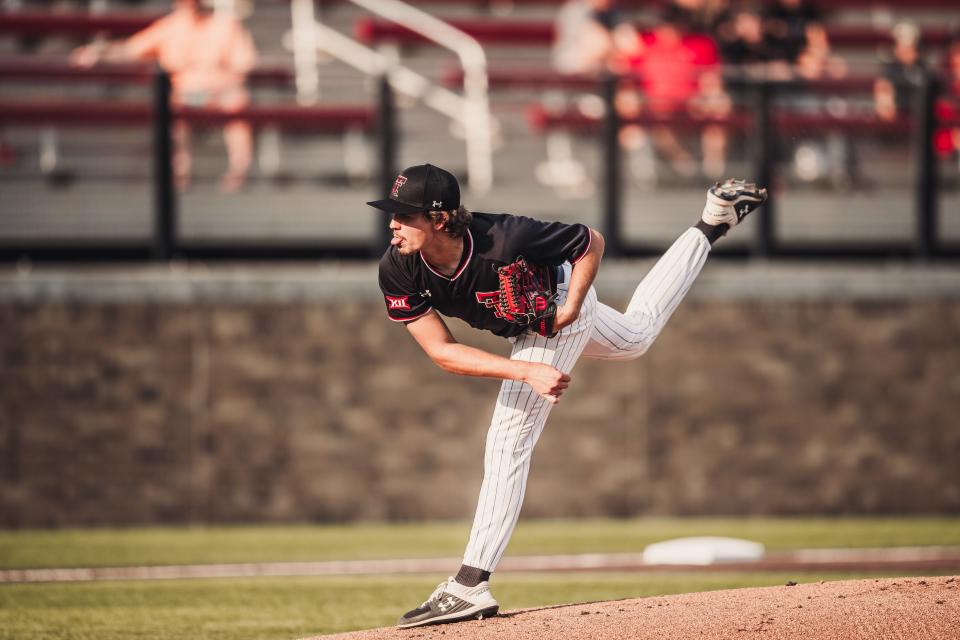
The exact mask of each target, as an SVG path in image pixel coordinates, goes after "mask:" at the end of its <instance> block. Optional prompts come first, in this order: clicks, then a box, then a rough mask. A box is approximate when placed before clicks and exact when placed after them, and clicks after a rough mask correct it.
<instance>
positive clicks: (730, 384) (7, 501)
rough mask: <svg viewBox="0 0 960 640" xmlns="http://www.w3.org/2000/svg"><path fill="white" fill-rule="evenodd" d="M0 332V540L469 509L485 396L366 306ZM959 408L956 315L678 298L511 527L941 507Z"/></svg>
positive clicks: (282, 308)
mask: <svg viewBox="0 0 960 640" xmlns="http://www.w3.org/2000/svg"><path fill="white" fill-rule="evenodd" d="M452 327H453V328H454V331H455V333H456V334H457V335H458V336H459V337H460V338H462V339H463V340H464V341H466V342H469V343H471V344H474V345H477V346H481V347H484V348H488V349H492V350H495V351H498V352H500V353H506V348H507V346H508V345H507V344H506V343H505V342H502V341H499V340H497V339H495V338H493V337H492V336H485V335H481V334H478V333H475V332H472V331H469V330H466V329H465V328H464V326H463V325H461V324H459V323H457V322H454V323H452ZM0 329H2V331H0V420H2V424H0V525H2V526H7V527H11V526H12V527H27V526H66V525H102V524H125V523H164V522H249V521H274V522H278V521H350V520H358V519H364V520H379V519H384V520H400V519H412V518H469V517H471V516H472V511H473V507H474V501H475V499H476V494H477V491H478V488H479V485H480V480H481V472H482V448H483V439H484V434H485V430H486V425H487V421H488V420H489V416H490V413H491V410H492V402H493V399H494V396H495V395H496V390H497V383H496V382H494V381H490V380H484V379H471V378H463V377H454V376H451V375H448V374H446V373H444V372H442V371H440V370H439V369H438V368H436V367H435V366H434V365H433V364H432V363H430V362H429V361H428V360H427V358H426V357H425V356H424V355H423V353H422V352H421V351H420V349H419V348H418V347H417V346H416V345H415V344H414V343H413V341H412V340H411V339H410V338H409V337H408V336H407V335H406V332H405V330H404V328H403V327H402V326H399V325H396V324H393V323H390V322H386V321H384V319H383V312H382V309H381V306H380V304H379V302H374V301H370V300H365V299H362V300H355V301H349V302H346V303H332V302H326V303H324V302H318V301H308V302H305V303H297V304H295V303H273V304H255V303H230V302H213V303H208V304H197V303H190V304H172V303H161V302H150V301H148V300H147V301H140V302H135V301H134V302H125V303H121V302H118V303H109V302H91V301H86V302H84V301H69V300H63V301H59V302H56V301H55V302H23V301H19V302H17V301H7V302H5V303H3V304H0ZM958 413H960V301H958V300H956V299H941V300H929V299H924V300H910V299H904V300H899V301H897V300H893V301H891V300H888V301H883V302H870V301H857V300H841V299H834V300H795V301H784V300H766V301H764V300H750V299H744V300H709V299H703V298H700V299H693V300H689V301H687V302H685V303H684V304H683V305H681V307H680V309H679V310H678V312H677V313H676V315H675V316H674V318H673V319H672V320H671V322H670V324H669V325H668V327H667V329H666V330H665V331H664V333H663V334H662V335H661V337H660V339H659V340H658V341H657V343H656V344H655V345H654V347H653V348H652V349H651V350H650V352H649V353H648V354H647V355H646V356H644V357H643V358H641V359H640V360H637V361H634V362H621V363H609V362H596V361H589V360H582V361H581V362H580V364H579V365H578V366H577V368H576V369H575V371H574V372H573V384H572V386H571V388H570V391H569V392H568V394H567V395H565V396H564V398H563V400H562V402H561V403H560V404H559V406H558V407H557V408H556V409H555V410H554V412H553V415H552V416H551V419H550V422H549V423H548V425H547V429H546V431H545V433H544V435H543V437H542V438H541V440H540V443H539V445H538V448H537V451H536V453H535V455H534V463H533V468H532V473H531V482H530V485H529V488H528V493H527V500H526V505H525V510H524V515H525V516H526V517H546V516H600V515H614V516H628V515H640V514H805V513H894V512H896V513H908V512H909V513H918V512H940V513H948V512H949V513H957V512H958V511H960V463H958V460H960V418H958Z"/></svg>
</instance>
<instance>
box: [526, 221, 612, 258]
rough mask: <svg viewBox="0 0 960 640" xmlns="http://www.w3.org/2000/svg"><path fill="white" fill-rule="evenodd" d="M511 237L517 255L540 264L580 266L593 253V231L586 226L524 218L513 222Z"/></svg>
mask: <svg viewBox="0 0 960 640" xmlns="http://www.w3.org/2000/svg"><path fill="white" fill-rule="evenodd" d="M510 223H511V224H510V227H512V228H511V229H509V230H508V237H509V238H510V241H511V244H512V245H513V248H514V252H515V253H516V255H517V256H523V257H524V258H526V259H527V260H529V261H530V262H534V263H537V264H547V265H558V264H563V263H564V262H567V261H569V262H570V263H571V264H576V263H577V262H578V261H579V260H580V258H582V257H583V256H584V255H586V253H587V251H589V250H590V240H591V238H592V235H593V234H591V233H590V228H589V227H587V226H586V225H582V224H564V223H562V222H542V221H540V220H534V219H533V218H527V217H524V216H514V217H513V219H512V220H511V221H510Z"/></svg>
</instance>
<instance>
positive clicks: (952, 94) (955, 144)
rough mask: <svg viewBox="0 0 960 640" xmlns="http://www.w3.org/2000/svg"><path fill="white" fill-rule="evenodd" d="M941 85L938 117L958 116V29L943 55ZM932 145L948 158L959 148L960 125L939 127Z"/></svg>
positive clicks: (959, 104) (959, 33) (959, 70)
mask: <svg viewBox="0 0 960 640" xmlns="http://www.w3.org/2000/svg"><path fill="white" fill-rule="evenodd" d="M941 77H942V81H943V86H942V90H941V98H940V100H939V101H938V102H937V107H936V111H937V117H938V118H941V119H943V118H957V117H960V29H958V30H956V31H954V32H953V34H952V35H951V37H950V40H949V42H948V43H947V47H946V50H945V53H944V57H943V69H942V75H941ZM934 147H935V148H936V150H937V153H938V154H939V155H940V156H941V157H945V158H949V157H950V156H951V155H955V154H957V152H958V150H960V127H958V126H953V127H941V128H940V129H938V130H937V132H936V134H935V138H934Z"/></svg>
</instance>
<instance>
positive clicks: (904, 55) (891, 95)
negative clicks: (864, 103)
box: [873, 22, 927, 120]
mask: <svg viewBox="0 0 960 640" xmlns="http://www.w3.org/2000/svg"><path fill="white" fill-rule="evenodd" d="M919 41H920V29H919V28H918V27H917V25H915V24H914V23H912V22H900V23H898V24H897V25H895V26H894V28H893V51H892V57H891V58H889V59H888V60H886V61H885V62H884V63H883V70H882V75H881V76H880V77H878V78H877V80H876V82H874V85H873V104H874V109H875V111H876V114H877V117H879V118H880V119H882V120H893V119H894V118H896V117H897V116H898V115H903V114H906V113H909V112H910V110H911V100H912V96H913V93H914V87H915V86H916V83H918V82H920V81H921V80H922V79H923V78H924V77H925V76H926V73H927V69H926V66H925V65H924V62H923V59H922V58H921V57H920V48H919Z"/></svg>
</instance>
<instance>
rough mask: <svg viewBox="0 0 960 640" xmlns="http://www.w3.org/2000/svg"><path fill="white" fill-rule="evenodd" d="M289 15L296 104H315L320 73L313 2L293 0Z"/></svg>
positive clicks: (318, 90) (318, 92) (310, 0)
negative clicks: (291, 30) (291, 28)
mask: <svg viewBox="0 0 960 640" xmlns="http://www.w3.org/2000/svg"><path fill="white" fill-rule="evenodd" d="M290 14H291V20H292V27H293V67H294V73H295V74H296V84H297V102H298V103H300V104H302V105H310V104H316V103H317V102H318V101H319V100H320V72H319V69H318V68H317V29H316V27H315V25H316V24H317V18H316V12H315V11H314V7H313V0H293V1H292V2H291V3H290Z"/></svg>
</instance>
